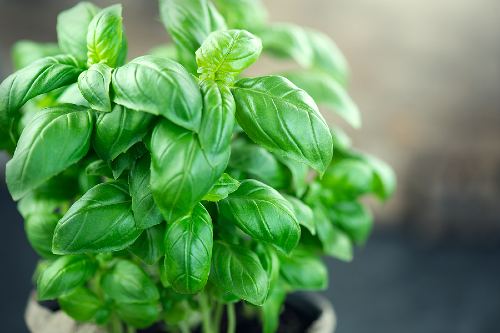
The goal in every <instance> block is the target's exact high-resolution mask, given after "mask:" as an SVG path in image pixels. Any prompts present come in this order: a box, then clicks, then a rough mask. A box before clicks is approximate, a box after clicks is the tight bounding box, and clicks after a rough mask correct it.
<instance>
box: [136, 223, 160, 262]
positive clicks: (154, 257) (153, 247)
mask: <svg viewBox="0 0 500 333" xmlns="http://www.w3.org/2000/svg"><path fill="white" fill-rule="evenodd" d="M164 238H165V224H164V223H162V224H158V225H155V226H153V227H151V228H147V229H146V230H144V231H143V232H142V234H141V235H140V236H139V238H138V239H137V240H136V241H135V243H134V244H132V245H131V246H130V248H129V249H130V252H132V253H133V254H134V255H136V256H137V257H139V258H140V259H141V260H142V261H143V262H144V263H146V264H148V265H154V264H156V263H157V262H158V260H160V258H161V257H163V256H164V255H165V246H164V244H163V239H164Z"/></svg>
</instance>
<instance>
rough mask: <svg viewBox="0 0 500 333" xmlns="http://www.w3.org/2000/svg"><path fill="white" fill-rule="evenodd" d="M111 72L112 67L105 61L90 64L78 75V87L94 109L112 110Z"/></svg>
mask: <svg viewBox="0 0 500 333" xmlns="http://www.w3.org/2000/svg"><path fill="white" fill-rule="evenodd" d="M111 72H112V68H111V67H109V66H108V65H106V64H105V63H98V64H94V65H92V66H90V68H89V69H88V70H86V71H85V72H83V73H82V74H80V76H79V77H78V88H79V89H80V92H81V93H82V96H83V97H84V98H85V99H86V100H87V101H88V103H89V105H90V106H91V107H92V109H94V110H97V111H101V112H110V111H111V97H110V96H109V90H110V85H111Z"/></svg>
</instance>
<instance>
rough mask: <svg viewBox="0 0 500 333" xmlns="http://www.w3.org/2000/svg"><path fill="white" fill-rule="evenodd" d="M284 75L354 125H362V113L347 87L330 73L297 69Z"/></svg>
mask: <svg viewBox="0 0 500 333" xmlns="http://www.w3.org/2000/svg"><path fill="white" fill-rule="evenodd" d="M284 76H285V77H286V78H287V79H289V80H290V81H292V82H293V83H294V84H295V85H297V86H298V87H300V88H301V89H304V90H305V91H307V93H308V94H309V95H311V97H312V98H313V99H314V101H315V102H316V103H317V104H318V105H320V106H321V105H325V106H327V107H329V108H331V109H333V110H334V111H335V112H336V113H337V114H338V115H339V116H340V117H342V118H343V119H344V120H345V121H346V122H347V123H348V124H349V125H351V126H352V127H354V128H359V127H361V114H360V112H359V109H358V107H357V105H356V104H355V103H354V101H353V100H352V99H351V97H350V96H349V95H348V94H347V91H346V90H345V88H344V87H342V85H341V84H339V83H338V82H337V81H335V79H333V78H332V77H331V76H330V75H328V74H325V73H322V72H317V71H300V72H299V71H296V72H288V73H286V74H284Z"/></svg>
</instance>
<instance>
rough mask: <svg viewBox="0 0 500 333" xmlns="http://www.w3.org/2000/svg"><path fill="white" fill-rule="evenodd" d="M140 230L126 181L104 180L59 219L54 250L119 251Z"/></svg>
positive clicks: (126, 245)
mask: <svg viewBox="0 0 500 333" xmlns="http://www.w3.org/2000/svg"><path fill="white" fill-rule="evenodd" d="M140 233H141V230H140V229H138V228H136V226H135V222H134V216H133V214H132V208H131V199H130V196H129V194H128V187H127V186H126V184H123V183H121V182H117V181H115V182H108V183H102V184H99V185H97V186H95V187H93V188H92V189H90V190H89V191H88V192H87V193H85V194H84V195H83V196H82V197H81V198H80V199H79V200H78V201H76V202H75V203H74V204H73V205H72V206H71V207H70V209H69V210H68V211H67V212H66V214H65V215H64V217H63V218H62V219H61V220H60V221H59V223H58V224H57V227H56V230H55V232H54V241H53V245H52V250H53V252H54V253H56V254H66V253H89V252H108V251H118V250H122V249H124V248H127V247H128V246H129V245H130V244H132V243H133V242H134V241H135V240H136V239H137V237H139V235H140Z"/></svg>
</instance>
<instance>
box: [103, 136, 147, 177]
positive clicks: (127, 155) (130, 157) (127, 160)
mask: <svg viewBox="0 0 500 333" xmlns="http://www.w3.org/2000/svg"><path fill="white" fill-rule="evenodd" d="M146 153H147V149H146V147H145V146H144V144H143V143H142V142H138V143H136V144H135V145H133V146H132V147H130V149H129V150H127V151H126V152H124V153H122V154H120V155H118V156H117V157H116V158H115V159H114V160H113V161H112V162H111V163H110V166H111V170H112V171H113V178H114V179H118V178H120V177H121V176H122V174H123V173H124V172H125V171H126V170H131V169H132V167H133V166H134V163H135V161H137V160H138V159H139V158H141V157H142V156H144V154H146Z"/></svg>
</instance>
